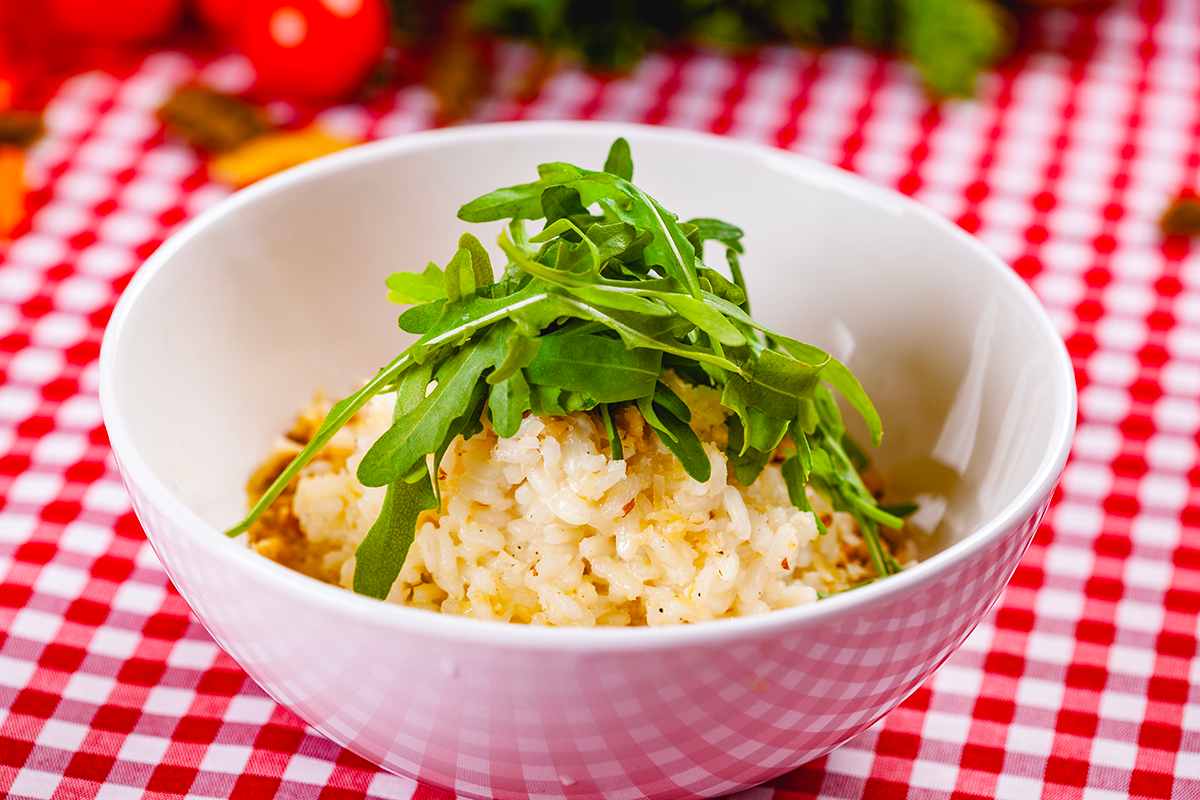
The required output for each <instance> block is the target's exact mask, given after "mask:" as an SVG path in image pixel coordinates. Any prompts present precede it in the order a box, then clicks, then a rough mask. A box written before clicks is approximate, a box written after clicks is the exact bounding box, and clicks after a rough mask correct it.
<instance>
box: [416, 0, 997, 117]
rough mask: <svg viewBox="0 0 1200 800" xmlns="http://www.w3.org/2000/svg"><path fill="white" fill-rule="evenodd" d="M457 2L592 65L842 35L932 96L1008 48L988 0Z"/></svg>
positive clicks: (966, 90)
mask: <svg viewBox="0 0 1200 800" xmlns="http://www.w3.org/2000/svg"><path fill="white" fill-rule="evenodd" d="M393 2H394V5H395V6H396V7H397V19H399V20H401V21H402V24H409V25H410V26H415V27H416V28H417V29H423V30H428V29H430V28H431V26H432V23H431V20H432V19H433V17H434V15H433V14H431V12H430V11H429V10H428V9H429V7H430V4H429V3H427V2H422V1H421V0H393ZM433 5H434V6H437V5H439V4H433ZM441 5H452V4H446V3H443V4H441ZM461 6H462V7H463V9H464V10H465V12H466V16H467V17H468V18H469V19H470V20H471V21H472V23H473V24H474V26H475V27H476V28H477V29H479V30H482V31H485V32H488V33H492V34H498V35H502V36H511V37H516V38H520V39H525V40H528V41H531V42H534V43H535V44H537V45H538V46H540V47H542V48H543V49H544V50H546V51H549V52H554V53H566V54H571V55H574V56H577V57H580V58H582V59H583V60H584V61H585V62H586V63H587V64H588V65H589V66H591V67H593V68H599V69H623V68H627V67H629V66H631V65H632V64H633V63H635V62H636V61H637V60H638V59H639V58H641V57H642V56H643V55H645V54H646V53H647V52H649V51H650V50H653V49H656V48H661V47H664V46H669V45H671V44H673V43H676V42H680V41H698V42H701V43H707V44H713V45H718V46H721V47H726V48H730V49H734V50H740V49H744V48H747V47H753V46H756V45H761V44H766V43H770V42H779V41H788V42H792V43H795V44H799V45H802V46H827V45H836V44H846V43H848V44H853V45H857V46H860V47H865V48H867V49H870V50H875V51H879V52H884V53H889V54H897V55H900V56H903V57H905V58H908V59H910V60H911V61H912V62H913V63H914V64H915V65H916V66H917V67H918V68H919V69H920V70H921V72H922V73H923V74H924V76H925V80H926V81H927V83H928V85H929V87H930V89H931V90H932V91H933V93H934V94H936V95H939V96H946V95H960V96H969V95H971V94H973V92H974V85H975V76H976V75H977V74H978V73H979V71H980V70H981V69H983V68H984V67H986V66H988V65H989V64H991V63H994V62H995V61H997V60H998V59H999V58H1000V57H1001V56H1003V55H1004V53H1005V52H1006V50H1007V48H1008V46H1009V44H1010V41H1009V40H1010V38H1011V37H1010V36H1009V30H1010V28H1011V27H1012V24H1011V22H1010V21H1009V20H1010V19H1011V17H1010V15H1009V14H1008V12H1006V11H1005V10H1004V9H1003V8H1002V7H1001V6H1000V5H999V3H998V2H996V1H995V0H656V2H652V3H646V2H637V0H613V2H609V3H596V2H593V0H464V2H462V3H461Z"/></svg>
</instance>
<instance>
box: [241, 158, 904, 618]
mask: <svg viewBox="0 0 1200 800" xmlns="http://www.w3.org/2000/svg"><path fill="white" fill-rule="evenodd" d="M538 175H539V179H538V180H537V181H535V182H532V183H527V184H522V185H519V186H511V187H506V188H503V189H498V190H496V191H494V192H491V193H490V194H487V195H484V196H483V197H480V198H477V199H475V200H472V201H471V202H469V203H467V204H466V205H464V206H463V207H462V208H461V209H460V210H459V214H458V215H459V217H460V218H461V219H463V220H465V221H469V222H492V221H498V220H504V219H507V220H509V224H508V228H507V230H506V231H505V232H503V233H502V234H501V235H500V237H499V244H500V247H501V249H502V250H503V251H504V253H505V254H506V256H507V257H508V263H507V264H506V265H505V269H504V272H503V274H502V276H501V277H500V279H499V280H495V278H494V273H493V270H492V265H491V260H490V258H489V256H488V254H487V251H486V250H485V249H484V248H483V245H482V244H480V242H479V240H478V239H476V238H475V237H474V236H472V235H471V234H469V233H468V234H463V236H462V238H461V239H460V240H459V243H458V244H459V246H458V249H457V251H456V252H455V253H454V254H453V255H452V256H451V258H450V259H449V261H448V262H447V264H446V267H445V269H442V268H439V267H438V266H437V265H436V264H430V265H429V266H428V267H426V268H425V270H424V271H423V272H421V273H412V272H402V273H396V274H394V275H392V276H391V277H389V278H388V280H387V287H388V296H389V297H390V298H391V299H392V300H395V301H396V302H399V303H403V304H407V305H411V306H412V307H411V308H409V309H408V310H406V311H405V312H404V313H403V314H402V315H401V316H400V326H401V327H402V328H403V329H404V330H406V331H410V332H412V333H416V334H419V335H420V338H419V339H418V340H417V342H416V343H415V344H413V345H412V346H411V347H409V348H408V349H407V350H406V351H405V352H404V353H402V354H401V355H400V356H398V357H397V358H396V359H395V360H394V361H393V362H392V363H391V364H389V365H388V366H387V367H385V368H384V369H382V370H381V371H380V372H379V374H378V375H376V377H375V378H374V379H372V380H371V381H369V382H368V383H367V385H366V386H364V387H363V388H362V389H360V390H359V391H358V392H356V393H354V394H353V395H351V396H350V397H348V398H346V399H344V400H342V401H341V402H339V403H337V404H336V405H335V406H334V407H333V409H332V410H331V411H330V413H329V415H328V416H327V417H326V419H325V421H324V423H323V424H322V425H321V426H320V428H319V429H318V430H317V432H316V434H315V435H314V436H313V438H312V440H311V441H310V442H309V443H308V445H307V446H305V448H304V449H303V450H302V451H301V452H300V454H299V455H298V456H297V457H296V458H295V459H294V460H293V461H292V462H291V464H289V465H288V467H287V468H286V469H285V470H284V471H283V472H282V473H281V474H280V475H279V477H278V478H277V479H276V481H275V482H274V483H273V484H272V485H271V487H270V488H269V489H268V490H267V492H266V494H265V495H264V496H263V497H262V498H261V499H260V500H259V501H258V503H257V504H256V505H255V506H254V508H253V509H252V510H251V513H250V515H249V516H248V517H247V518H246V519H245V520H243V521H242V522H241V523H239V524H238V525H237V526H235V527H233V528H231V529H230V530H229V531H228V534H229V535H231V536H233V535H237V534H239V533H241V532H242V531H245V530H246V529H248V528H249V527H250V525H251V524H252V523H253V522H254V520H255V519H257V517H258V516H259V515H260V514H261V513H262V512H263V511H264V510H265V509H266V508H267V507H268V506H269V505H270V503H271V502H272V501H273V500H274V499H275V498H276V497H278V496H279V494H280V493H281V492H282V491H283V489H284V488H285V487H286V486H287V485H288V483H289V482H290V481H291V480H292V479H293V478H295V477H296V476H297V474H298V473H299V472H300V470H301V469H302V468H303V467H304V465H305V464H307V463H309V462H310V461H311V460H312V459H313V458H314V457H315V456H316V455H317V454H318V453H319V452H320V451H321V450H322V448H324V447H325V445H326V444H327V443H328V442H329V440H330V438H332V436H333V434H334V433H335V432H336V431H337V430H338V429H339V428H340V427H341V426H343V425H344V424H346V422H347V421H348V420H349V419H350V417H352V416H353V415H354V414H355V413H356V412H357V411H358V410H359V409H361V408H362V407H363V405H364V404H365V403H366V402H367V401H368V400H369V399H370V398H371V397H372V396H374V395H376V394H378V393H380V392H384V391H395V392H396V410H395V413H394V416H393V422H392V425H391V427H390V428H389V429H388V430H387V431H386V432H385V433H384V434H383V435H382V436H380V438H379V439H378V440H377V441H376V442H375V443H374V445H373V446H372V447H371V448H370V450H369V451H368V452H367V453H366V455H365V456H364V457H363V459H362V461H361V462H360V464H359V466H358V479H359V480H360V481H361V482H362V484H363V485H365V486H386V487H387V494H386V497H385V500H384V504H383V510H382V512H381V514H380V517H379V519H378V520H377V521H376V522H375V524H374V525H373V526H372V527H371V530H370V531H369V533H368V534H367V536H366V538H364V539H363V541H362V543H361V544H360V545H359V547H358V550H357V551H356V553H355V558H356V566H355V572H354V591H356V592H358V593H359V594H364V595H368V596H371V597H377V598H380V599H382V598H384V597H386V596H387V594H388V592H389V590H390V589H391V586H392V584H393V583H394V582H395V580H396V578H397V576H398V575H399V573H400V570H401V569H402V567H403V565H404V561H405V559H406V558H407V555H408V550H409V548H410V547H411V545H412V542H413V538H414V535H415V527H416V523H417V519H418V517H419V516H420V514H421V513H422V512H423V511H426V510H436V509H437V508H438V507H439V506H440V502H441V497H440V487H439V484H438V481H437V479H436V477H435V476H434V475H431V474H430V471H429V470H430V467H429V464H430V459H429V456H433V460H432V463H433V465H434V468H435V469H436V465H437V464H438V463H439V462H440V461H441V458H442V455H443V454H444V453H445V452H446V450H447V449H448V448H449V447H450V446H451V445H452V444H453V442H454V440H455V439H456V438H457V437H459V436H462V437H464V438H470V437H471V436H474V435H475V434H477V433H479V432H480V431H482V430H483V418H484V415H485V414H486V415H487V417H488V419H490V422H491V425H492V428H493V429H494V430H495V431H496V433H497V434H498V435H500V436H505V437H508V436H513V435H514V434H516V432H517V429H518V427H519V426H520V423H521V420H522V418H523V417H524V416H525V414H528V413H532V414H538V415H541V414H555V415H561V414H568V413H571V412H574V411H595V413H597V414H598V415H599V416H600V418H601V420H602V421H603V425H604V430H605V431H606V433H607V435H608V437H609V440H610V443H611V452H612V457H613V458H615V459H621V458H623V456H624V454H623V448H622V446H621V440H620V437H619V432H618V430H617V426H616V424H615V422H614V415H615V414H616V412H617V411H618V410H619V409H620V408H621V407H623V406H636V408H637V409H638V411H639V412H640V413H641V415H642V417H643V418H644V419H645V421H646V424H647V425H649V426H650V427H651V428H652V429H653V430H654V431H655V433H656V434H657V435H658V437H659V440H660V441H661V442H662V443H663V445H664V446H665V447H666V448H667V449H668V450H670V451H671V452H672V453H673V454H674V456H675V457H676V459H677V460H678V461H679V463H680V465H681V466H682V468H683V469H684V470H685V471H686V472H687V474H688V475H689V476H691V477H692V478H693V479H695V480H697V481H700V482H702V483H703V482H706V481H708V480H709V478H710V477H711V472H712V466H711V463H710V455H709V450H708V449H706V447H705V445H704V444H703V443H702V442H701V441H700V439H699V437H698V436H697V435H696V433H695V431H693V429H692V427H691V424H690V423H691V416H692V414H691V410H690V409H689V408H688V406H687V405H686V404H685V403H684V402H683V400H681V399H680V398H679V396H678V395H676V393H675V392H674V391H673V390H672V389H671V388H670V387H669V386H668V385H667V383H666V382H664V381H663V380H662V379H661V378H662V376H663V374H664V372H667V371H668V370H670V371H673V372H674V373H675V375H676V376H678V377H679V378H680V379H682V380H685V381H687V382H690V383H692V384H694V385H704V386H708V387H711V388H713V389H715V390H717V391H719V392H720V393H721V400H722V404H723V405H724V406H725V408H726V409H727V412H728V415H727V418H726V425H727V428H728V432H729V436H728V442H727V444H726V449H725V456H726V458H727V459H728V461H729V463H730V465H731V466H732V468H733V471H734V474H735V475H736V477H737V479H738V481H739V482H740V483H742V484H743V485H745V486H749V485H750V484H751V483H753V482H754V480H755V479H756V478H757V477H758V475H759V473H760V472H761V471H762V469H763V467H764V466H766V464H767V463H769V462H770V460H771V459H772V458H773V457H774V454H775V452H776V450H777V448H779V447H780V445H781V444H785V442H787V441H790V449H792V450H793V451H794V452H793V453H792V454H791V455H789V456H788V457H787V458H786V459H785V460H784V462H783V477H784V480H785V482H786V484H787V487H788V495H789V497H790V499H791V501H792V503H793V504H794V505H795V506H796V507H797V508H800V509H801V510H804V511H811V510H812V509H811V506H810V505H809V502H808V497H807V495H806V489H805V487H806V486H811V487H812V488H813V489H814V490H815V491H817V492H819V493H820V494H821V495H822V496H823V497H825V499H826V500H827V501H828V502H829V503H830V505H832V506H833V508H834V509H836V510H839V511H845V512H847V513H850V514H852V515H853V516H854V517H855V518H856V519H857V520H858V524H859V528H860V531H861V533H862V535H863V538H864V539H865V540H866V542H867V547H868V550H869V551H870V553H871V559H872V562H873V564H874V567H875V572H876V574H877V575H880V576H884V575H890V574H892V573H894V572H896V571H898V570H899V565H898V564H897V563H896V561H895V560H894V559H893V558H892V557H891V555H890V554H889V553H888V552H887V550H886V549H885V548H884V547H883V545H882V543H881V542H880V540H879V536H878V526H879V525H885V526H890V527H895V528H898V527H901V526H902V525H903V520H902V519H901V518H900V515H897V514H896V513H894V512H897V511H900V512H903V511H906V509H901V508H895V509H883V508H880V507H879V506H878V504H877V503H876V501H875V498H874V497H873V496H872V495H871V493H870V491H868V490H867V488H866V487H865V486H864V485H863V482H862V479H861V477H860V475H859V471H860V470H861V469H862V468H863V467H864V466H865V459H866V456H865V454H864V453H863V451H862V449H861V448H860V447H859V446H858V445H857V443H855V442H854V441H853V439H851V438H850V437H849V436H848V434H847V433H846V431H845V427H844V426H843V424H842V419H841V416H840V413H839V411H838V407H837V404H836V403H835V402H834V399H833V395H832V393H831V392H830V390H829V388H828V387H827V385H828V386H832V387H833V388H834V389H836V390H837V391H838V392H839V393H841V394H842V396H843V397H844V398H845V399H846V400H847V401H848V402H849V403H850V405H851V406H853V407H854V408H855V409H856V410H857V411H858V412H859V413H860V414H861V415H862V416H863V418H864V419H865V420H866V423H867V428H868V430H869V432H870V435H871V440H872V444H876V445H877V444H878V443H879V439H880V436H882V427H881V426H880V421H879V415H878V414H877V413H876V411H875V408H874V406H873V405H872V404H871V401H870V399H869V398H868V397H867V395H866V393H865V392H864V391H863V389H862V386H861V385H859V383H858V381H857V380H856V379H855V378H854V376H853V375H852V374H851V373H850V371H849V370H848V369H846V367H845V366H843V365H842V364H841V363H839V362H838V361H837V360H836V359H834V358H833V357H832V356H830V355H829V354H828V353H826V352H825V351H823V350H820V349H819V348H816V347H813V346H812V345H808V344H804V343H802V342H798V341H796V340H794V339H791V338H789V337H786V336H783V335H782V334H779V333H776V332H774V331H771V330H769V329H767V328H765V327H763V326H762V325H760V324H759V323H757V322H755V321H754V319H753V318H751V317H750V315H749V313H748V308H749V305H748V301H747V296H746V288H745V283H744V281H743V280H742V275H741V270H740V268H739V266H738V261H737V258H736V256H737V255H738V254H740V253H741V252H742V242H741V240H742V236H743V234H742V231H741V230H740V229H738V228H736V227H734V226H732V225H729V224H728V223H725V222H721V221H719V220H713V219H695V220H692V221H690V222H680V221H679V220H678V218H677V217H676V216H675V215H674V214H672V213H670V212H669V211H667V210H666V209H664V208H663V207H662V206H661V205H660V204H659V203H658V202H657V201H655V200H654V199H653V198H652V197H650V196H649V195H647V194H646V193H645V192H644V191H642V190H641V189H639V188H637V187H636V186H634V185H633V184H632V183H630V179H631V178H632V176H633V162H632V159H631V158H630V154H629V145H628V144H627V143H626V142H625V140H624V139H618V140H617V141H616V142H615V143H614V144H613V146H612V149H611V151H610V153H609V156H608V159H607V160H606V161H605V169H604V170H603V171H591V170H586V169H582V168H580V167H576V166H573V165H570V164H557V163H552V164H543V165H541V166H540V167H538ZM539 219H544V220H545V223H544V227H543V228H542V230H541V231H540V232H538V233H537V234H536V235H534V236H528V235H527V234H526V231H525V223H526V222H527V221H532V220H539ZM705 241H715V242H717V243H719V244H721V245H723V246H724V248H725V249H726V253H727V256H728V257H729V266H730V271H731V277H730V278H727V277H725V276H724V275H722V274H721V273H719V272H717V271H716V270H714V269H711V268H709V267H707V266H705V265H704V264H703V262H702V261H701V258H702V256H703V243H704V242H705ZM431 385H432V389H431V388H430V387H431ZM817 525H818V528H819V530H820V532H821V533H822V534H824V533H826V530H825V526H824V524H823V523H822V521H821V520H820V519H819V518H818V519H817Z"/></svg>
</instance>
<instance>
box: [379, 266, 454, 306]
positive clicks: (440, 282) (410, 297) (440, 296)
mask: <svg viewBox="0 0 1200 800" xmlns="http://www.w3.org/2000/svg"><path fill="white" fill-rule="evenodd" d="M387 287H388V289H390V290H391V291H389V292H388V296H387V298H388V300H391V301H392V302H393V303H428V302H430V301H431V300H444V299H445V298H446V287H445V278H444V277H443V276H442V271H441V269H439V268H438V265H437V264H435V263H433V262H432V261H430V262H429V266H427V267H425V271H424V272H422V273H421V274H420V275H418V274H417V273H415V272H394V273H392V274H391V275H389V276H388V278H387Z"/></svg>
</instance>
